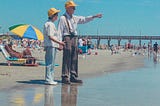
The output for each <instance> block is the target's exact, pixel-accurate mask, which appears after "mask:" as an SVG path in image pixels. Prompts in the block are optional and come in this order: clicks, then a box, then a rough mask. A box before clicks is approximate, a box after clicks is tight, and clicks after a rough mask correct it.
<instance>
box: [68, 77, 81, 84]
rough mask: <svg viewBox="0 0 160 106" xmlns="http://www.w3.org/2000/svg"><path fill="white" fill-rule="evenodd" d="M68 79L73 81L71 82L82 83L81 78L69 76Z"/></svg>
mask: <svg viewBox="0 0 160 106" xmlns="http://www.w3.org/2000/svg"><path fill="white" fill-rule="evenodd" d="M70 81H71V82H73V83H80V84H81V83H83V81H82V80H80V79H76V78H71V79H70Z"/></svg>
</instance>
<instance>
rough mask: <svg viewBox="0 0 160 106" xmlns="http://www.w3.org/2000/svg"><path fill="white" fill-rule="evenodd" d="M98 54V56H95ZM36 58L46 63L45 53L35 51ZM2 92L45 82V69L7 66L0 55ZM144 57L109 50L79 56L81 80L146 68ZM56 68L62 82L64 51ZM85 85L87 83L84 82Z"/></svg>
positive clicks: (128, 52)
mask: <svg viewBox="0 0 160 106" xmlns="http://www.w3.org/2000/svg"><path fill="white" fill-rule="evenodd" d="M95 52H98V55H94V53H95ZM32 54H33V56H34V57H36V58H37V59H38V60H41V61H44V52H43V51H41V52H40V51H38V50H34V51H32ZM0 58H1V59H0V63H1V65H0V90H3V89H9V88H12V87H14V86H21V84H24V83H19V82H23V81H24V82H25V81H26V82H27V81H28V82H34V81H35V82H36V81H39V83H40V82H41V81H44V75H45V67H44V66H42V65H39V66H38V67H28V66H16V65H11V66H6V64H2V63H6V60H5V59H4V57H3V55H2V54H1V53H0ZM143 62H144V57H143V56H141V55H138V56H132V52H131V51H127V52H123V51H121V53H119V54H115V55H111V53H110V51H107V50H96V51H93V52H92V54H91V55H86V57H85V58H84V56H82V55H79V78H81V79H85V78H91V77H97V76H100V75H104V74H108V73H111V72H120V71H128V70H132V69H136V68H140V67H143V66H144V63H143ZM56 64H59V66H56V67H55V80H58V81H60V80H61V68H62V51H61V52H58V53H57V58H56ZM84 83H85V82H84Z"/></svg>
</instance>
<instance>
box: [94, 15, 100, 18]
mask: <svg viewBox="0 0 160 106" xmlns="http://www.w3.org/2000/svg"><path fill="white" fill-rule="evenodd" d="M93 18H102V14H96V15H94V16H93Z"/></svg>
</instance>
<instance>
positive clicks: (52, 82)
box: [45, 81, 58, 85]
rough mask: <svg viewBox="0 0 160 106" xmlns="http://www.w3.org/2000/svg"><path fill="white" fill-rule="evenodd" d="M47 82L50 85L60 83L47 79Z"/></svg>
mask: <svg viewBox="0 0 160 106" xmlns="http://www.w3.org/2000/svg"><path fill="white" fill-rule="evenodd" d="M45 84H48V85H57V84H58V83H57V82H56V81H46V83H45Z"/></svg>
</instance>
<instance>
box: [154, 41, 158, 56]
mask: <svg viewBox="0 0 160 106" xmlns="http://www.w3.org/2000/svg"><path fill="white" fill-rule="evenodd" d="M153 49H154V52H155V53H156V54H157V52H158V43H157V42H155V44H154V45H153Z"/></svg>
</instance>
